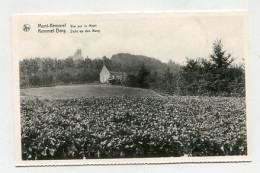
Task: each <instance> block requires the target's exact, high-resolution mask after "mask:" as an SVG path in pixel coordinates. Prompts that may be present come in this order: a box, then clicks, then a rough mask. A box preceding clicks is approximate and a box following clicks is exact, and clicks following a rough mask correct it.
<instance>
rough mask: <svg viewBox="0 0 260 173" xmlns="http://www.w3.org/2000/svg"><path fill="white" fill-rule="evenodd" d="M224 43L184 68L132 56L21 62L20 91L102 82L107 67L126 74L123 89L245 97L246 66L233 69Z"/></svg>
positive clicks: (214, 45) (218, 41) (191, 60)
mask: <svg viewBox="0 0 260 173" xmlns="http://www.w3.org/2000/svg"><path fill="white" fill-rule="evenodd" d="M233 61H234V58H233V57H232V55H231V54H229V53H227V52H226V50H225V49H224V47H223V44H222V42H221V40H216V41H215V42H214V43H213V51H212V53H211V55H210V56H209V58H208V59H206V58H197V59H189V58H187V59H186V63H185V65H179V64H176V63H175V62H174V61H172V60H170V61H169V62H168V63H162V62H161V61H159V60H157V59H155V58H150V57H145V56H140V55H131V54H123V53H121V54H116V55H113V56H112V57H111V58H110V59H109V58H107V57H105V56H104V57H103V58H95V59H90V58H83V59H79V60H75V59H73V58H66V59H56V58H39V57H38V58H37V57H36V58H30V59H24V60H22V61H20V68H19V70H20V87H21V88H28V87H29V88H30V87H42V86H55V85H68V84H83V83H97V82H99V73H100V71H101V69H102V67H103V65H104V64H105V65H106V66H107V67H108V69H109V70H110V71H120V72H125V73H126V74H127V77H126V79H125V80H124V82H123V83H121V84H122V85H125V86H129V87H139V88H151V89H154V90H156V91H157V92H159V93H161V94H167V95H174V94H178V95H209V96H217V95H221V96H244V95H245V70H244V65H234V64H233Z"/></svg>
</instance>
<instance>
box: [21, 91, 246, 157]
mask: <svg viewBox="0 0 260 173" xmlns="http://www.w3.org/2000/svg"><path fill="white" fill-rule="evenodd" d="M82 95H84V93H83V94H82ZM21 124H22V158H23V159H24V160H45V159H90V158H91V159H94V158H95V159H96V158H97V159H98V158H145V157H193V156H224V155H246V154H247V141H246V139H247V137H246V113H245V99H244V98H227V97H226V98H225V97H187V96H185V97H184V96H183V97H181V96H174V97H148V96H141V97H140V96H139V97H136V96H129V95H124V96H112V95H110V96H106V97H97V96H95V97H91V98H89V97H85V98H70V99H68V98H64V97H63V98H62V99H60V98H59V99H57V98H55V99H50V98H47V99H46V98H40V99H39V98H33V97H30V98H26V99H25V98H23V97H21Z"/></svg>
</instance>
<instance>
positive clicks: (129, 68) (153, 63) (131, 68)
mask: <svg viewBox="0 0 260 173" xmlns="http://www.w3.org/2000/svg"><path fill="white" fill-rule="evenodd" d="M110 60H111V61H112V62H114V63H115V64H120V65H121V66H122V67H123V69H124V71H126V72H136V71H138V70H139V68H140V67H141V65H142V64H145V66H146V67H148V68H149V70H151V71H152V72H155V71H156V72H158V73H163V72H164V71H165V70H166V69H167V67H170V68H171V70H173V71H174V70H176V69H178V68H179V65H177V64H175V63H174V62H172V61H170V62H169V63H163V62H161V61H160V60H158V59H155V58H152V57H147V56H143V55H132V54H128V53H119V54H115V55H113V56H112V57H111V59H110Z"/></svg>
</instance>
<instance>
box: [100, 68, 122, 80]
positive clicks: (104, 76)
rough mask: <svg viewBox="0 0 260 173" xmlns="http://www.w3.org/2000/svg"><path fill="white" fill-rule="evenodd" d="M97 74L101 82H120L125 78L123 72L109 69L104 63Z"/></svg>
mask: <svg viewBox="0 0 260 173" xmlns="http://www.w3.org/2000/svg"><path fill="white" fill-rule="evenodd" d="M99 76H100V82H101V83H109V84H121V83H122V82H123V80H124V79H125V77H126V74H125V73H123V72H116V71H109V69H108V68H107V67H106V65H103V68H102V70H101V71H100V74H99Z"/></svg>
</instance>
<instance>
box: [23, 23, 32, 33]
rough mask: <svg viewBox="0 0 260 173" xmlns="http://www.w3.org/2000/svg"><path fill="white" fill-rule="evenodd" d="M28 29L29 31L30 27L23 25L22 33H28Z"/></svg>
mask: <svg viewBox="0 0 260 173" xmlns="http://www.w3.org/2000/svg"><path fill="white" fill-rule="evenodd" d="M30 29H31V26H30V25H29V24H24V25H23V31H24V32H29V31H30Z"/></svg>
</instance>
